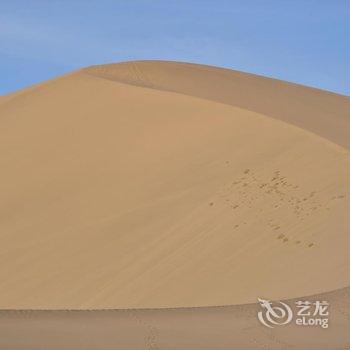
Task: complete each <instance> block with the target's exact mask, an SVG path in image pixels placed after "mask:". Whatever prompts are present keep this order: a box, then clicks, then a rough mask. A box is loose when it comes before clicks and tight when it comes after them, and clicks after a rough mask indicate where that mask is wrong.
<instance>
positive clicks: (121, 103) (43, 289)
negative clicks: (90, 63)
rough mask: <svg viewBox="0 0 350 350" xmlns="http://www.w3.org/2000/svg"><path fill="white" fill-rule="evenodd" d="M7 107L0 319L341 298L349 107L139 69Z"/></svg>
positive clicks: (348, 265) (273, 85)
mask: <svg viewBox="0 0 350 350" xmlns="http://www.w3.org/2000/svg"><path fill="white" fill-rule="evenodd" d="M191 81H192V82H193V83H192V84H190V82H191ZM5 99H6V100H4V101H3V102H0V117H1V118H0V140H1V148H0V168H1V173H0V192H1V202H0V242H1V244H0V309H36V310H41V309H50V310H53V309H123V308H169V307H193V306H217V305H235V304H246V303H253V302H255V301H256V298H257V297H259V296H262V295H264V296H268V297H269V298H270V299H286V298H294V297H300V296H304V295H310V294H316V293H323V292H327V291H331V290H335V289H338V288H343V287H347V286H349V285H350V283H349V282H350V256H349V254H348V247H349V244H350V235H349V224H350V220H349V215H348V213H349V209H350V181H349V178H350V157H349V151H348V149H347V148H346V147H345V146H349V145H348V142H349V140H350V138H349V135H350V132H349V128H350V119H349V117H348V115H347V113H348V110H349V106H350V99H349V98H347V97H344V96H339V95H335V94H331V93H328V92H323V91H320V90H316V89H311V88H306V87H301V86H297V85H293V84H288V83H283V82H280V81H276V80H272V79H266V78H262V77H257V76H253V75H249V74H244V73H238V72H233V71H227V70H221V69H217V68H209V67H206V66H199V65H188V64H179V63H169V62H167V63H165V62H164V63H162V62H139V63H123V64H116V65H111V66H97V67H92V68H89V69H86V70H81V71H78V72H74V73H72V74H69V75H66V76H64V77H60V78H58V79H55V80H52V81H49V82H46V83H43V84H40V85H37V86H35V87H32V88H29V89H28V90H23V91H20V92H18V93H15V94H13V95H10V96H6V97H5ZM338 136H339V137H338Z"/></svg>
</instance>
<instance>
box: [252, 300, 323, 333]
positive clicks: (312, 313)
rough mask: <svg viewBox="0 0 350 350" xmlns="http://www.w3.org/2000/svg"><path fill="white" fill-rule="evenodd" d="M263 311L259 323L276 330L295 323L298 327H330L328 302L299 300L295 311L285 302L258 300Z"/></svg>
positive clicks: (260, 313) (260, 312)
mask: <svg viewBox="0 0 350 350" xmlns="http://www.w3.org/2000/svg"><path fill="white" fill-rule="evenodd" d="M258 301H259V304H260V306H261V307H262V310H260V311H259V312H258V319H259V321H260V322H261V323H262V324H263V325H264V326H266V327H269V328H274V327H275V326H282V325H286V324H288V323H291V322H292V320H293V319H294V322H295V324H296V325H297V326H319V327H322V328H324V329H325V328H328V326H329V310H328V308H329V303H328V302H327V301H319V300H317V301H314V302H311V301H308V300H299V301H296V302H295V309H296V310H295V311H294V312H293V310H292V308H291V307H290V306H289V305H288V304H287V303H285V302H282V301H277V302H272V301H269V300H265V299H260V298H258Z"/></svg>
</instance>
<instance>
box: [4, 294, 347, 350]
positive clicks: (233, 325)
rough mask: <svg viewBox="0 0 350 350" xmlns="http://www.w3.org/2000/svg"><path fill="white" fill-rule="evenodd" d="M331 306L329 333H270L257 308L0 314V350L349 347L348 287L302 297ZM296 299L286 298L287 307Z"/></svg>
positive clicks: (288, 329) (292, 329)
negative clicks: (321, 301)
mask: <svg viewBox="0 0 350 350" xmlns="http://www.w3.org/2000/svg"><path fill="white" fill-rule="evenodd" d="M303 299H304V300H309V301H315V300H326V301H328V302H329V303H330V321H329V322H330V323H329V324H330V325H329V328H328V329H322V328H320V327H310V326H309V327H306V326H296V325H295V324H289V325H286V326H279V327H278V328H274V329H269V328H266V327H264V326H262V325H261V324H260V323H259V322H258V320H257V312H258V311H259V310H260V307H259V306H258V305H257V304H251V305H241V306H226V307H210V308H193V309H186V308H185V309H168V310H124V311H123V310H119V311H118V310H109V311H0V348H1V349H11V350H41V349H43V350H44V349H45V350H46V349H50V350H61V349H65V350H73V349H74V350H76V349H84V350H90V349H91V350H95V349H99V350H112V349H113V350H115V349H123V350H129V349H130V350H156V349H157V350H159V349H162V350H168V349H169V350H170V349H172V350H183V349H192V350H196V349H198V350H212V349H216V350H232V349H235V348H236V349H241V350H248V349H249V350H255V349H256V350H258V349H271V350H274V349H276V350H277V349H298V350H303V349H305V350H306V349H307V350H316V349H317V350H323V349H324V350H326V349H327V350H334V349H349V348H350V334H349V329H350V288H345V289H342V290H338V291H335V292H331V293H326V294H321V295H315V296H312V297H307V298H303ZM293 302H295V300H289V301H288V303H289V304H290V305H292V303H293Z"/></svg>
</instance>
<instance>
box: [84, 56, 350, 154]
mask: <svg viewBox="0 0 350 350" xmlns="http://www.w3.org/2000/svg"><path fill="white" fill-rule="evenodd" d="M84 72H86V73H89V74H93V75H96V76H99V77H103V78H106V79H110V80H114V81H120V82H124V83H128V84H132V85H136V86H144V87H149V88H154V89H158V90H167V91H173V92H178V93H182V94H187V95H191V96H196V97H200V98H203V99H207V100H212V101H216V102H221V103H225V104H229V105H232V106H236V107H240V108H244V109H248V110H251V111H254V112H258V113H261V114H265V115H268V116H270V117H273V118H276V119H279V120H282V121H285V122H287V123H290V124H294V125H296V126H298V127H300V128H302V129H306V130H309V131H311V132H314V133H316V134H318V135H320V136H322V137H325V138H327V139H329V140H331V141H332V142H335V143H337V144H339V145H342V146H344V147H347V148H350V137H349V135H350V116H349V110H350V98H349V97H347V96H342V95H338V94H334V93H330V92H327V91H324V90H319V89H315V88H310V87H306V86H302V85H298V84H293V83H288V82H285V81H280V80H276V79H271V78H267V77H262V76H257V75H254V74H248V73H244V72H239V71H234V70H230V69H224V68H218V67H212V66H206V65H199V64H191V63H183V62H169V61H135V62H124V63H118V64H109V65H100V66H92V67H89V68H87V69H85V70H84Z"/></svg>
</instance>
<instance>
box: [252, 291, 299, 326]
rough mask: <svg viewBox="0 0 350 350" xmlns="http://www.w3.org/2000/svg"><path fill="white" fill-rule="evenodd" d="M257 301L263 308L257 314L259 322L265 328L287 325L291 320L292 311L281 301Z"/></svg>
mask: <svg viewBox="0 0 350 350" xmlns="http://www.w3.org/2000/svg"><path fill="white" fill-rule="evenodd" d="M258 301H259V303H260V305H261V307H262V308H263V310H262V311H259V312H258V319H259V321H260V322H261V323H262V324H263V325H264V326H266V327H269V328H273V327H274V326H282V325H285V324H287V323H289V322H290V321H291V320H292V318H293V311H292V309H291V308H290V307H289V305H287V304H286V303H284V302H282V301H278V302H271V301H269V300H265V299H260V298H258Z"/></svg>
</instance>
